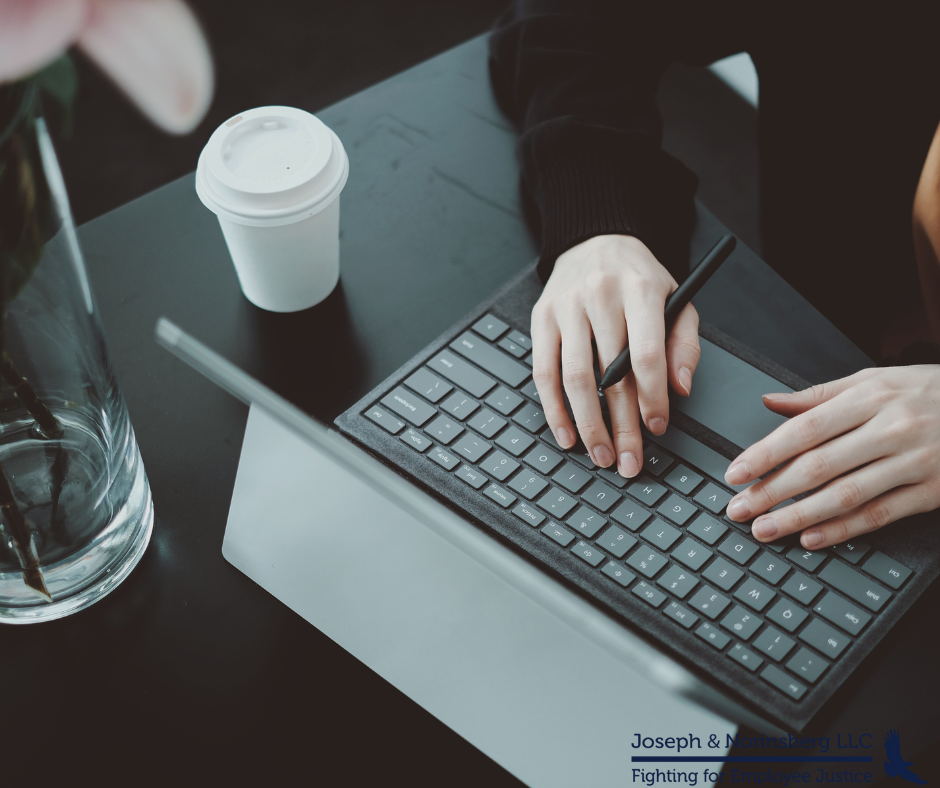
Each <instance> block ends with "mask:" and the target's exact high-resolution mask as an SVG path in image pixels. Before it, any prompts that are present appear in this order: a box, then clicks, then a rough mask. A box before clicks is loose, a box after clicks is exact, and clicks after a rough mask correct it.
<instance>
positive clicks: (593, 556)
mask: <svg viewBox="0 0 940 788" xmlns="http://www.w3.org/2000/svg"><path fill="white" fill-rule="evenodd" d="M571 552H572V553H574V554H575V555H576V556H578V558H580V559H581V560H582V561H586V562H587V563H589V564H590V565H591V566H597V565H598V564H599V563H600V562H601V561H603V560H604V559H605V558H607V556H606V555H604V554H603V553H602V552H601V551H600V550H598V549H597V548H596V547H595V546H594V545H592V544H589V543H588V542H585V541H584V540H581V541H580V542H578V543H577V544H576V545H575V546H574V547H572V548H571Z"/></svg>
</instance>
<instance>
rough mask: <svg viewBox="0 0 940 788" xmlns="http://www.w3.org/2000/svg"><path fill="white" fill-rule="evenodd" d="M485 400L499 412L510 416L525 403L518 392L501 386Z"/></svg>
mask: <svg viewBox="0 0 940 788" xmlns="http://www.w3.org/2000/svg"><path fill="white" fill-rule="evenodd" d="M484 402H486V404H487V405H489V406H490V407H491V408H492V409H493V410H495V411H497V412H498V413H502V414H503V415H504V416H508V415H509V414H510V413H512V412H513V411H514V410H515V409H516V408H518V407H519V406H520V405H521V404H522V403H523V399H522V397H520V396H519V395H518V394H516V392H514V391H510V390H509V389H507V388H506V387H505V386H500V387H499V388H498V389H496V391H494V392H493V393H492V394H490V396H488V397H487V398H486V399H485V400H484Z"/></svg>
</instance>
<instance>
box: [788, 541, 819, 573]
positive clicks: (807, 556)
mask: <svg viewBox="0 0 940 788" xmlns="http://www.w3.org/2000/svg"><path fill="white" fill-rule="evenodd" d="M787 558H789V559H790V560H791V561H792V562H793V563H794V564H796V565H797V566H798V567H800V568H801V569H805V570H806V571H807V572H815V571H816V570H817V569H818V568H819V565H820V564H821V563H822V562H823V561H825V560H826V554H825V553H824V552H823V551H822V550H815V551H814V550H806V549H804V548H802V547H800V546H799V545H797V546H796V547H794V548H793V549H792V550H790V552H789V553H787Z"/></svg>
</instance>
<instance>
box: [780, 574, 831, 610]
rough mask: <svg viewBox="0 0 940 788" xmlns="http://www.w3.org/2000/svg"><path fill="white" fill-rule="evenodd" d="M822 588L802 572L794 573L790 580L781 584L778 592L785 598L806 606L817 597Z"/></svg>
mask: <svg viewBox="0 0 940 788" xmlns="http://www.w3.org/2000/svg"><path fill="white" fill-rule="evenodd" d="M822 588H823V587H822V585H820V584H819V583H817V582H816V581H815V580H813V578H811V577H809V576H808V575H804V574H803V573H802V572H795V573H794V574H793V575H791V576H790V579H789V580H787V582H786V583H784V584H783V587H782V588H781V589H780V590H781V591H783V593H784V594H786V595H787V596H790V597H793V598H794V599H795V600H796V601H797V602H800V603H802V604H804V605H807V606H808V605H811V604H812V603H813V600H814V599H815V598H816V597H817V596H819V592H820V591H822Z"/></svg>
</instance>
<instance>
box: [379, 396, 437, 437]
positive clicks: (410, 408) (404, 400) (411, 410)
mask: <svg viewBox="0 0 940 788" xmlns="http://www.w3.org/2000/svg"><path fill="white" fill-rule="evenodd" d="M382 407H384V408H388V410H390V411H392V412H393V413H395V414H396V415H398V416H401V417H402V418H403V419H404V420H405V421H410V422H411V423H412V424H414V425H415V426H416V427H421V426H423V425H425V424H427V423H428V421H430V420H431V418H433V417H434V416H436V415H437V411H436V410H434V408H432V407H431V406H430V405H428V403H427V402H425V401H424V400H423V399H421V397H419V396H418V395H417V394H412V393H411V392H410V391H407V390H406V389H405V388H403V387H402V386H397V387H396V388H395V389H394V390H393V391H390V392H389V393H388V394H386V395H385V396H384V397H382Z"/></svg>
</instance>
